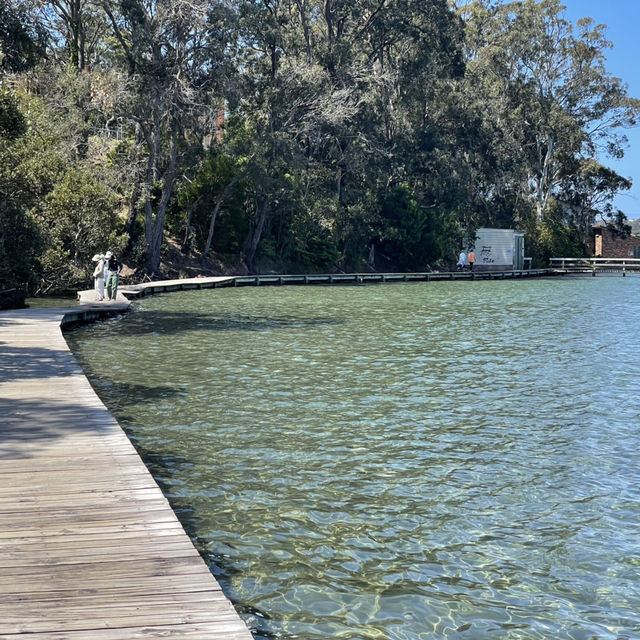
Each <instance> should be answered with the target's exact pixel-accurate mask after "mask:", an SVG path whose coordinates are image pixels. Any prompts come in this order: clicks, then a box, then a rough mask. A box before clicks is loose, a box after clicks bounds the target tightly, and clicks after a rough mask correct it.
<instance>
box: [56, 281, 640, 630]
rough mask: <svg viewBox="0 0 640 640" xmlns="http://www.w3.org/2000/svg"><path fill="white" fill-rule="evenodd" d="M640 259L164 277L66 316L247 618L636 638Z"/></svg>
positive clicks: (108, 396) (639, 602)
mask: <svg viewBox="0 0 640 640" xmlns="http://www.w3.org/2000/svg"><path fill="white" fill-rule="evenodd" d="M639 310H640V278H633V277H628V278H622V277H601V278H600V277H599V278H582V279H580V278H576V279H560V278H557V279H550V280H532V281H521V282H509V281H504V282H448V283H446V282H439V283H413V284H394V285H383V286H376V285H367V286H360V287H320V286H316V287H278V288H272V287H269V288H239V289H218V290H215V291H214V290H208V291H198V292H196V291H194V292H183V293H173V294H167V295H161V296H156V297H153V298H149V299H145V300H143V301H141V302H140V303H138V304H136V309H135V311H133V312H132V313H130V314H128V315H127V316H126V317H123V318H120V319H115V320H110V321H107V322H102V323H97V324H94V325H91V326H86V327H82V328H80V329H76V330H74V331H72V332H70V333H69V334H68V335H67V338H68V340H69V342H70V344H71V346H72V348H73V350H74V352H75V353H76V354H77V356H78V358H79V359H80V360H81V362H82V364H83V366H84V368H85V371H86V372H87V374H88V375H89V376H90V379H91V380H92V383H93V384H94V386H95V388H96V389H97V391H98V393H99V394H100V396H101V397H102V398H103V400H104V401H105V403H106V404H107V406H108V407H109V408H110V409H111V411H112V412H113V413H114V414H115V415H116V417H117V418H118V420H119V421H120V423H121V424H122V425H123V426H124V428H125V429H126V430H127V432H128V433H129V435H130V437H131V438H132V440H133V441H134V443H135V444H136V446H137V447H138V449H139V450H140V451H141V453H142V454H143V457H144V458H145V460H146V461H147V463H148V464H149V466H150V468H151V470H152V472H153V473H154V475H155V477H156V478H157V479H158V481H159V482H160V484H161V486H162V487H163V489H164V490H165V492H166V494H167V495H168V497H169V498H170V500H171V502H172V504H173V506H174V508H175V509H176V511H177V513H178V515H179V516H180V518H181V519H182V521H183V523H184V524H185V527H186V528H187V530H188V532H189V533H190V534H191V535H192V536H193V537H194V540H195V542H196V544H197V545H198V547H199V549H200V551H201V552H202V553H203V555H205V557H206V558H207V560H208V561H209V564H210V566H211V569H212V571H213V572H214V573H215V574H216V576H217V577H218V579H219V580H220V581H221V582H222V584H223V586H224V589H225V591H226V592H227V594H228V595H229V596H230V597H231V598H232V599H233V601H234V603H235V604H236V606H237V608H238V610H239V611H240V612H241V614H242V615H243V617H244V618H245V620H246V621H247V623H248V624H249V626H250V628H251V629H252V631H253V632H254V634H255V636H256V638H286V639H293V638H296V639H299V640H325V639H328V638H340V639H350V640H355V639H363V640H374V639H375V640H378V639H385V640H387V639H398V640H417V639H432V638H470V639H477V638H487V639H488V638H491V639H495V638H509V639H514V640H515V639H518V640H520V639H529V638H545V639H547V638H554V639H555V638H575V639H582V640H593V639H596V638H597V639H614V638H615V639H618V640H621V639H623V638H624V639H629V638H639V637H640V554H639V549H640V463H639V459H638V451H639V449H640V408H639V404H638V394H637V385H638V381H639V380H640V350H639V349H638V347H639V342H640V340H639V338H638V322H637V319H638V312H639Z"/></svg>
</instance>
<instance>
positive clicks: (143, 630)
mask: <svg viewBox="0 0 640 640" xmlns="http://www.w3.org/2000/svg"><path fill="white" fill-rule="evenodd" d="M88 631H89V632H90V635H89V634H88V632H87V630H82V631H69V630H67V631H65V634H64V640H138V639H140V638H142V639H143V640H146V639H151V640H153V639H154V638H165V639H166V638H187V640H214V639H215V638H224V640H247V636H246V630H244V629H238V628H237V625H236V624H235V623H234V622H233V621H230V622H227V621H224V620H217V621H216V622H215V623H199V624H193V625H191V624H181V625H179V626H178V625H159V624H154V625H145V626H138V627H123V628H118V629H90V630H88ZM2 639H3V640H25V638H24V635H23V634H22V633H18V634H3V635H2ZM29 640H63V638H62V637H61V635H60V633H59V632H48V631H44V632H31V633H30V634H29Z"/></svg>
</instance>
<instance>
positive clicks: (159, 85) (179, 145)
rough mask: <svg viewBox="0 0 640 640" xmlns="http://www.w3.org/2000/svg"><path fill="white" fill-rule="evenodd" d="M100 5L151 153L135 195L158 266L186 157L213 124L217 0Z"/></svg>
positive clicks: (148, 251) (128, 112) (133, 115)
mask: <svg viewBox="0 0 640 640" xmlns="http://www.w3.org/2000/svg"><path fill="white" fill-rule="evenodd" d="M102 6H103V8H104V10H105V12H106V14H107V16H108V19H109V21H110V23H111V27H112V30H113V34H114V36H115V38H116V40H117V42H118V44H119V46H120V50H121V53H122V54H123V56H124V59H125V60H126V64H127V75H128V101H126V103H124V104H123V105H122V107H123V117H124V118H126V119H127V120H129V122H131V123H133V124H134V125H135V127H136V129H137V131H138V132H139V138H138V141H139V142H140V144H141V145H142V147H143V149H144V155H145V156H146V167H145V168H144V175H143V176H141V177H140V184H139V188H138V187H136V186H135V185H134V189H133V194H134V198H138V197H140V199H141V200H142V202H143V206H144V228H145V255H146V258H145V262H146V269H147V270H148V271H149V272H151V273H155V272H156V271H157V270H158V267H159V265H160V259H161V248H162V242H163V231H164V221H165V217H166V211H167V206H168V205H169V202H170V198H171V196H172V194H173V190H174V185H175V181H176V178H177V176H178V173H179V170H180V162H181V158H182V156H183V155H184V154H186V153H187V150H188V147H190V146H196V147H198V146H201V142H202V139H203V137H204V136H205V135H210V134H211V132H212V131H213V129H215V121H216V118H217V115H218V104H217V102H216V101H215V100H214V99H213V97H212V95H211V91H212V88H213V82H212V73H213V72H214V69H213V67H214V61H215V60H216V59H217V53H219V51H220V50H221V49H224V47H225V45H226V43H225V42H218V41H214V40H213V39H211V38H209V36H210V34H211V32H210V31H209V28H208V23H207V18H208V15H209V13H210V11H211V10H212V5H211V3H208V2H205V1H203V0H170V1H167V2H155V1H151V0H144V1H142V0H130V1H128V2H122V3H115V2H107V1H104V2H103V3H102ZM214 50H215V51H216V52H217V53H214ZM194 132H198V133H199V134H200V135H195V134H194ZM132 206H135V203H133V205H132Z"/></svg>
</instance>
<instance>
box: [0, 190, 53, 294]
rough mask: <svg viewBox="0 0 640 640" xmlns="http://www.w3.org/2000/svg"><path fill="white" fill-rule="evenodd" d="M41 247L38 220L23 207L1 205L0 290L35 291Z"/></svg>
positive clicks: (7, 204)
mask: <svg viewBox="0 0 640 640" xmlns="http://www.w3.org/2000/svg"><path fill="white" fill-rule="evenodd" d="M42 246H43V243H42V238H41V235H40V231H39V229H38V225H37V224H36V222H35V220H34V219H33V218H32V217H31V216H29V215H28V214H26V213H25V212H24V210H22V209H21V208H20V207H17V206H16V205H13V204H10V203H7V202H4V203H3V202H0V290H7V289H13V288H17V289H19V290H21V291H22V292H23V293H27V292H31V291H33V290H34V289H35V286H36V282H37V278H38V274H39V269H40V265H39V256H40V252H41V249H42Z"/></svg>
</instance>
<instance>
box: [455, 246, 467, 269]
mask: <svg viewBox="0 0 640 640" xmlns="http://www.w3.org/2000/svg"><path fill="white" fill-rule="evenodd" d="M466 264H467V254H466V253H465V252H464V249H463V250H462V251H461V252H460V256H459V257H458V265H457V266H458V271H464V268H465V266H466Z"/></svg>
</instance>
